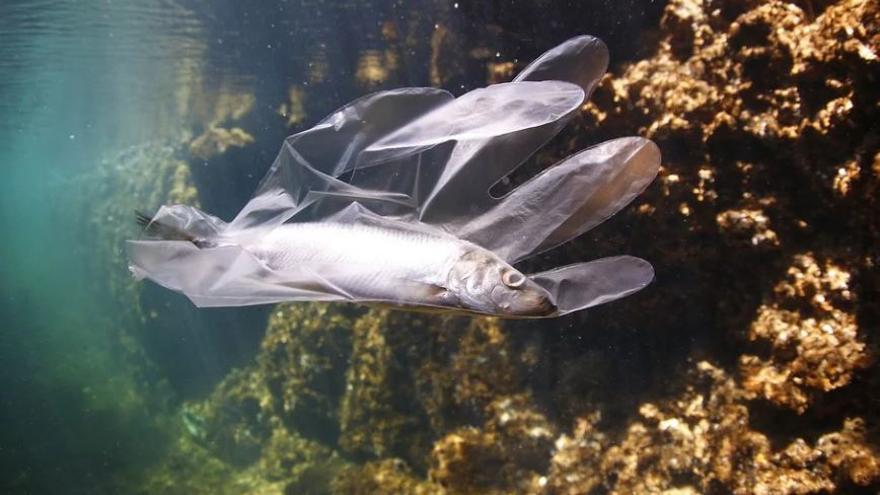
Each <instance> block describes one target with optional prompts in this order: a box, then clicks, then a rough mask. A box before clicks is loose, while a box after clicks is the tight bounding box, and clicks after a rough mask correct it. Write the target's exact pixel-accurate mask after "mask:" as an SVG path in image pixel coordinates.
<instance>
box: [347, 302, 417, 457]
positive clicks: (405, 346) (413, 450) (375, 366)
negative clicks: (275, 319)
mask: <svg viewBox="0 0 880 495" xmlns="http://www.w3.org/2000/svg"><path fill="white" fill-rule="evenodd" d="M424 327H425V321H424V319H423V318H421V317H419V316H418V315H411V314H408V313H406V312H400V311H390V310H376V309H373V310H370V311H368V312H367V313H366V314H364V315H363V316H362V317H360V318H358V319H357V320H356V321H355V322H354V324H353V326H352V341H353V344H352V354H351V361H350V366H349V368H348V371H347V374H346V382H345V395H344V397H343V399H342V403H341V406H340V413H339V414H340V424H339V425H340V429H341V432H342V434H341V438H340V441H339V443H340V446H341V447H342V449H343V450H344V451H345V452H348V453H350V454H353V455H355V456H357V457H360V458H368V459H369V458H383V457H401V458H404V459H406V460H410V461H412V460H414V459H418V458H419V457H421V456H423V455H424V452H425V451H427V449H429V448H430V447H429V446H430V443H431V439H430V432H429V431H427V429H426V428H425V424H424V423H425V419H424V416H423V415H422V414H419V411H418V409H417V408H416V407H414V404H412V397H413V386H414V384H413V380H412V375H411V373H412V371H411V370H410V368H409V367H408V366H407V364H408V363H407V361H408V358H409V357H410V356H409V353H408V350H409V349H410V348H412V346H416V345H418V343H419V342H420V341H421V338H420V337H421V332H423V331H424Z"/></svg>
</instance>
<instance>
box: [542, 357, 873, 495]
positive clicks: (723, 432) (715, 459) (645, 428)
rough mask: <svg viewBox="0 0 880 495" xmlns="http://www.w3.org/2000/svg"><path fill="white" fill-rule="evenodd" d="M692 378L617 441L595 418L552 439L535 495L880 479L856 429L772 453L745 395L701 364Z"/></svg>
mask: <svg viewBox="0 0 880 495" xmlns="http://www.w3.org/2000/svg"><path fill="white" fill-rule="evenodd" d="M690 376H691V378H692V380H691V381H690V385H689V386H688V389H687V390H686V391H685V392H684V393H683V394H682V395H681V396H679V397H677V398H675V399H671V400H669V401H667V402H665V403H663V404H659V405H655V404H651V403H646V404H643V405H642V406H641V408H640V414H641V419H640V420H637V421H634V422H633V423H631V424H630V425H629V426H628V427H627V429H626V431H625V434H624V435H623V436H622V438H621V439H620V440H619V441H612V440H610V439H609V437H608V436H606V435H605V434H603V433H602V432H601V431H597V427H596V420H597V418H596V417H595V416H586V417H584V418H582V419H581V420H579V421H578V423H577V427H576V428H575V430H574V432H573V433H572V435H562V436H561V437H559V439H557V441H556V450H555V453H554V454H553V460H552V465H551V468H550V471H549V473H548V475H547V478H546V479H547V481H546V483H545V485H546V490H545V491H541V492H539V493H554V494H575V493H589V492H591V491H593V490H597V489H602V490H605V491H607V492H608V493H613V494H616V493H620V494H624V493H670V492H669V491H670V490H679V492H681V491H684V492H685V493H688V492H690V493H706V492H719V491H720V492H726V493H734V494H752V493H765V494H771V493H772V494H807V493H824V492H828V491H832V490H835V489H836V488H838V487H840V486H849V485H850V484H854V485H860V486H866V485H869V484H870V483H875V482H876V481H877V480H878V478H880V470H878V460H880V458H878V453H877V451H876V449H874V448H873V447H871V446H870V443H869V442H868V438H867V434H866V432H865V431H864V429H863V428H862V427H861V425H862V420H861V419H847V420H845V422H844V424H843V428H842V430H841V431H839V432H834V433H829V434H826V435H823V436H821V437H820V438H819V439H818V440H817V441H816V442H815V443H814V444H813V445H810V444H809V443H808V442H807V441H805V440H804V439H801V438H795V439H792V440H791V441H790V442H789V443H788V444H787V445H786V446H784V447H783V448H779V449H776V448H774V447H773V446H772V445H771V442H770V440H769V439H768V437H767V436H765V435H764V434H763V433H760V432H758V431H755V430H753V429H752V428H751V427H750V423H749V408H748V406H747V404H748V402H747V397H746V396H747V394H746V393H744V391H743V390H742V389H741V388H739V386H738V385H737V383H736V381H735V380H733V379H732V378H731V377H730V376H729V375H727V374H726V373H725V372H724V371H723V370H721V369H720V368H717V367H715V366H713V365H711V364H709V363H707V362H701V363H699V364H698V365H697V366H696V369H695V370H694V371H693V372H692V373H691V374H690ZM844 445H845V446H844Z"/></svg>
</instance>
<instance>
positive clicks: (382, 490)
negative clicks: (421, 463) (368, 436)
mask: <svg viewBox="0 0 880 495" xmlns="http://www.w3.org/2000/svg"><path fill="white" fill-rule="evenodd" d="M329 493H332V494H334V495H335V494H338V495H383V494H387V495H435V494H436V495H443V494H445V493H446V492H445V491H444V490H443V489H442V488H441V487H439V486H437V485H435V484H433V483H431V482H428V481H424V480H422V479H420V478H419V477H418V476H416V475H415V474H413V473H412V471H410V470H409V468H408V467H407V466H406V463H404V462H403V461H401V460H400V459H383V460H381V461H371V462H367V463H365V464H364V465H363V466H360V467H356V468H354V467H353V468H349V469H348V470H346V471H343V472H342V473H341V474H340V475H339V476H337V477H336V478H335V479H334V480H333V482H332V484H331V491H330V492H329Z"/></svg>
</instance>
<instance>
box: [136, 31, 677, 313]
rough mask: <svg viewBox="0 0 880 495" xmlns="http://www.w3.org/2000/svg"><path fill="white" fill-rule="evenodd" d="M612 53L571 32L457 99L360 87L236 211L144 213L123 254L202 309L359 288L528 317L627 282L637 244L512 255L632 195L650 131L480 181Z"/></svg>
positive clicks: (554, 120) (550, 122)
mask: <svg viewBox="0 0 880 495" xmlns="http://www.w3.org/2000/svg"><path fill="white" fill-rule="evenodd" d="M607 65H608V50H607V48H606V46H605V45H604V43H602V42H601V41H600V40H598V39H596V38H593V37H591V36H580V37H576V38H573V39H571V40H568V41H566V42H565V43H562V44H561V45H559V46H557V47H555V48H553V49H551V50H550V51H548V52H546V53H544V54H543V55H541V56H540V57H539V58H538V59H536V60H535V61H534V62H532V63H531V64H530V65H528V66H527V67H526V68H525V69H524V70H523V71H522V72H521V73H520V74H519V75H518V76H517V77H516V78H515V79H514V80H513V81H512V82H509V83H501V84H494V85H491V86H488V87H486V88H481V89H477V90H474V91H471V92H468V93H466V94H464V95H462V96H460V97H458V98H454V97H453V96H452V95H451V94H449V93H448V92H446V91H443V90H439V89H434V88H402V89H396V90H390V91H383V92H378V93H374V94H370V95H367V96H364V97H362V98H360V99H357V100H355V101H354V102H352V103H350V104H348V105H346V106H344V107H342V108H341V109H339V110H338V111H336V112H334V113H333V114H331V115H330V116H329V117H327V118H325V119H324V120H323V121H321V122H319V123H318V124H317V125H315V126H314V127H312V128H311V129H308V130H306V131H303V132H300V133H298V134H295V135H293V136H290V137H288V138H287V139H286V140H285V142H284V144H283V146H282V149H281V151H280V153H279V154H278V156H277V158H276V159H275V162H274V163H273V165H272V167H271V168H270V169H269V172H268V173H267V175H266V176H265V177H264V179H263V181H262V182H261V184H260V186H259V187H258V189H257V191H256V193H255V195H254V196H253V198H252V199H251V200H250V201H249V202H248V203H247V204H246V205H245V206H244V208H243V209H242V210H241V211H240V212H239V213H238V215H237V216H236V217H235V218H234V219H233V220H232V221H231V222H229V223H226V222H224V221H222V220H220V219H218V218H216V217H214V216H211V215H209V214H207V213H204V212H202V211H201V210H199V209H197V208H195V207H192V206H187V205H174V206H166V207H162V208H161V209H160V210H159V211H158V212H157V214H156V215H155V216H153V217H147V216H141V217H140V218H139V221H140V223H141V224H142V225H143V226H144V233H145V239H143V240H136V241H129V242H128V252H129V256H130V260H131V264H130V268H131V270H132V272H133V273H134V275H135V276H136V277H138V278H144V277H146V278H150V279H151V280H153V281H155V282H157V283H159V284H160V285H163V286H165V287H167V288H169V289H172V290H176V291H180V292H182V293H184V294H185V295H186V296H187V297H189V298H190V300H192V302H193V303H194V304H196V305H197V306H238V305H250V304H264V303H274V302H280V301H351V302H367V303H384V304H393V305H400V306H405V307H410V308H420V309H430V310H442V311H452V312H464V313H476V314H491V315H497V316H501V317H508V318H530V317H552V316H560V315H563V314H567V313H571V312H573V311H578V310H582V309H585V308H589V307H591V306H595V305H597V304H601V303H604V302H608V301H612V300H615V299H618V298H620V297H624V296H626V295H628V294H631V293H633V292H636V291H638V290H640V289H642V288H643V287H645V286H646V285H647V284H648V283H650V282H651V280H652V279H653V276H654V271H653V268H652V267H651V265H650V264H649V263H648V262H646V261H644V260H642V259H639V258H635V257H632V256H617V257H610V258H602V259H599V260H594V261H591V262H586V263H577V264H573V265H568V266H564V267H560V268H556V269H552V270H549V271H544V272H539V273H533V274H523V273H521V272H520V271H519V270H517V269H516V268H514V267H513V265H514V264H516V263H518V262H520V261H523V260H526V259H528V258H530V257H533V256H535V255H537V254H539V253H542V252H544V251H547V250H549V249H551V248H553V247H556V246H558V245H561V244H563V243H565V242H567V241H569V240H571V239H573V238H575V237H577V236H579V235H581V234H583V233H584V232H586V231H588V230H590V229H591V228H593V227H595V226H597V225H598V224H600V223H601V222H603V221H604V220H606V219H607V218H609V217H610V216H612V215H614V214H615V213H617V212H618V211H620V210H621V209H622V208H623V207H624V206H626V205H627V204H629V203H630V201H632V200H633V199H634V198H635V197H636V196H638V195H639V194H640V193H641V192H642V191H643V190H644V189H645V188H646V187H647V186H648V184H650V183H651V181H652V180H653V179H654V177H655V176H656V174H657V172H658V169H659V165H660V152H659V150H658V148H657V146H656V145H654V143H652V142H651V141H650V140H648V139H644V138H640V137H625V138H620V139H614V140H611V141H607V142H605V143H601V144H599V145H596V146H594V147H591V148H588V149H585V150H583V151H581V152H579V153H576V154H574V155H572V156H570V157H568V158H566V159H564V160H562V161H561V162H559V163H557V164H556V165H554V166H552V167H550V168H548V169H546V170H544V171H543V172H542V173H540V174H538V175H537V176H535V177H533V178H531V179H530V180H528V181H526V182H525V183H524V184H522V185H520V186H519V187H517V188H516V189H514V190H513V191H511V192H510V193H508V194H506V195H504V196H503V197H495V196H493V195H491V194H490V189H491V188H492V186H493V185H494V184H496V183H498V182H499V181H501V180H502V179H504V178H505V177H506V176H507V175H509V174H510V173H511V172H512V171H514V170H515V169H516V168H518V167H519V166H520V165H521V164H522V163H524V162H525V160H526V159H527V158H528V157H529V156H531V155H532V154H533V153H534V152H535V151H536V150H538V149H539V148H540V147H541V146H543V145H544V144H545V143H546V142H547V141H548V140H549V139H550V138H552V137H553V136H554V135H556V134H557V133H558V132H559V131H560V130H561V129H562V128H563V127H564V126H565V124H566V123H567V122H568V121H569V120H570V118H571V117H572V116H573V115H574V114H575V112H577V111H578V109H580V107H581V105H582V104H583V102H584V100H585V99H586V97H587V96H588V95H589V94H590V93H591V92H592V91H593V89H594V88H595V86H596V84H597V83H598V81H599V79H600V78H601V77H602V75H603V74H604V73H605V70H606V68H607Z"/></svg>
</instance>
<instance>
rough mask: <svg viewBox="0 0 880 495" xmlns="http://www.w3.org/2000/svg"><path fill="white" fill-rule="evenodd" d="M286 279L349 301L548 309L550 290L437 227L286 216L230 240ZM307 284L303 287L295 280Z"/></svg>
mask: <svg viewBox="0 0 880 495" xmlns="http://www.w3.org/2000/svg"><path fill="white" fill-rule="evenodd" d="M233 242H235V243H236V244H237V245H239V246H241V247H242V248H243V249H244V250H245V251H247V252H249V253H251V254H252V255H253V256H254V257H255V258H257V259H258V260H260V261H261V262H262V263H264V264H265V265H266V267H267V268H269V269H270V270H272V271H273V272H274V273H276V274H278V275H279V276H280V277H281V278H284V276H285V274H290V275H294V274H303V273H306V274H307V276H303V277H297V276H291V277H290V279H291V281H292V282H291V284H293V285H296V284H298V283H301V282H296V280H308V281H309V282H308V283H309V284H316V283H317V284H319V285H323V286H324V287H330V288H332V289H333V290H334V291H338V292H339V293H342V294H346V295H348V297H349V298H350V299H352V300H364V301H378V302H387V303H392V304H400V305H405V306H416V307H424V308H435V309H446V310H452V311H461V312H476V313H487V314H496V315H501V316H510V317H528V316H546V315H548V314H550V313H552V312H553V311H554V310H555V307H554V306H553V304H552V303H551V301H550V296H549V294H547V293H546V291H545V290H544V289H542V288H541V287H539V286H538V285H537V284H534V283H533V282H531V281H530V280H529V279H528V278H527V277H525V276H524V275H523V274H521V273H520V272H519V271H517V270H516V269H514V268H513V267H511V266H510V265H508V264H507V263H505V262H504V261H502V260H501V259H500V258H498V257H497V256H496V255H494V254H493V253H492V252H490V251H488V250H486V249H483V248H481V247H479V246H477V245H475V244H472V243H470V242H467V241H462V240H460V239H458V238H455V237H453V236H449V235H444V234H443V233H441V232H431V231H425V232H422V231H413V230H405V229H400V230H397V229H393V228H386V227H382V226H373V225H357V224H342V223H332V222H321V223H310V222H305V223H291V224H284V225H281V226H278V227H276V228H274V229H272V230H269V231H268V232H263V233H260V234H253V233H248V234H245V235H239V236H238V238H237V239H234V241H233ZM298 288H302V289H310V288H312V287H308V286H298Z"/></svg>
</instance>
